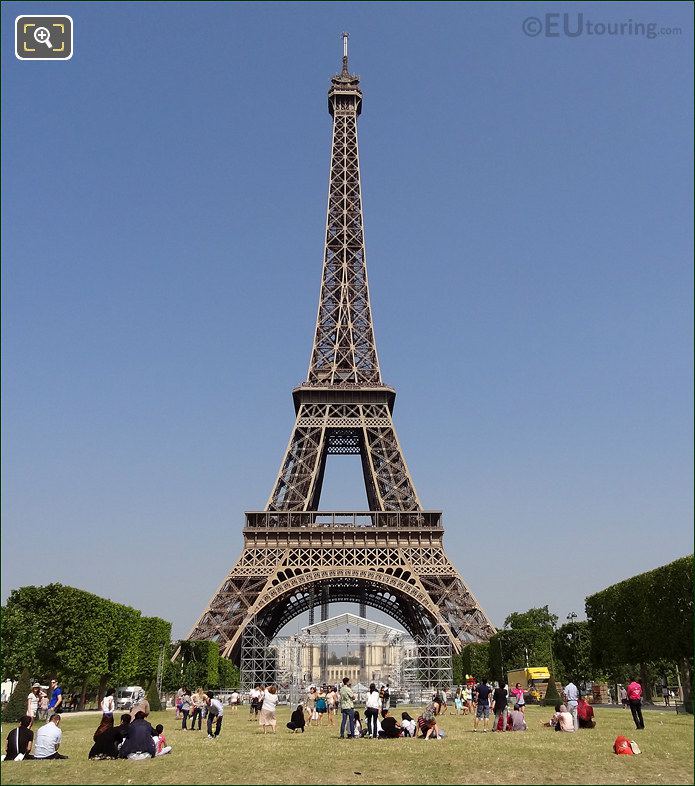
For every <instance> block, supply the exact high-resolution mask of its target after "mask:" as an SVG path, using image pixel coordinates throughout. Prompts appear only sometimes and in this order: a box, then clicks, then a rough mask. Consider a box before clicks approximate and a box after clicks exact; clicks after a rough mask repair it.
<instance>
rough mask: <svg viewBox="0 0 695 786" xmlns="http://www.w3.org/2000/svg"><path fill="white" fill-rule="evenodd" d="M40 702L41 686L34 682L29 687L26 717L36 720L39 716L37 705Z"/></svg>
mask: <svg viewBox="0 0 695 786" xmlns="http://www.w3.org/2000/svg"><path fill="white" fill-rule="evenodd" d="M40 701H41V685H39V683H38V682H35V683H34V684H33V685H32V686H31V693H30V694H29V695H28V696H27V715H28V716H29V717H30V718H32V719H36V718H37V717H38V714H39V703H40Z"/></svg>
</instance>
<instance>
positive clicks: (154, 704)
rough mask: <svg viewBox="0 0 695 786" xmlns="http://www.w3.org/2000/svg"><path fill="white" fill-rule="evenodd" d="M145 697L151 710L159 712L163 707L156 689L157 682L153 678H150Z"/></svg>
mask: <svg viewBox="0 0 695 786" xmlns="http://www.w3.org/2000/svg"><path fill="white" fill-rule="evenodd" d="M146 697H147V701H148V702H149V704H150V710H151V711H152V712H159V711H160V710H161V709H163V707H162V700H161V699H160V698H159V692H158V691H157V683H156V681H155V680H150V682H149V684H148V686H147V691H146Z"/></svg>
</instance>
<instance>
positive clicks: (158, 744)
mask: <svg viewBox="0 0 695 786" xmlns="http://www.w3.org/2000/svg"><path fill="white" fill-rule="evenodd" d="M152 741H153V742H154V755H155V756H166V755H167V753H171V745H167V739H166V737H165V736H164V726H162V724H161V723H158V724H157V725H156V726H155V727H154V736H153V737H152Z"/></svg>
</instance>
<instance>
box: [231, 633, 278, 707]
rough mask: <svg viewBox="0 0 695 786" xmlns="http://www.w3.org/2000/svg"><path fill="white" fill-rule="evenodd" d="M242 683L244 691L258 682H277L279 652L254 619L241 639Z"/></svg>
mask: <svg viewBox="0 0 695 786" xmlns="http://www.w3.org/2000/svg"><path fill="white" fill-rule="evenodd" d="M239 671H240V685H241V690H242V692H243V693H248V691H250V690H251V688H253V686H254V685H256V684H264V685H274V684H275V683H276V682H277V652H276V651H275V649H273V648H272V647H271V646H270V641H269V639H268V637H267V636H266V635H265V634H264V633H263V631H262V630H261V628H259V627H258V625H257V624H256V621H255V620H253V621H252V622H251V623H250V624H249V625H247V626H246V629H245V630H244V635H243V637H242V639H241V662H240V669H239Z"/></svg>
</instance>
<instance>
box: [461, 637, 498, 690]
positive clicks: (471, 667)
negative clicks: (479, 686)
mask: <svg viewBox="0 0 695 786" xmlns="http://www.w3.org/2000/svg"><path fill="white" fill-rule="evenodd" d="M490 671H491V670H490V644H489V643H488V642H484V643H482V644H466V646H465V647H464V648H463V650H462V651H461V676H460V678H459V679H455V680H454V682H456V683H457V684H461V683H463V682H464V680H465V679H466V675H467V674H470V675H471V676H472V677H476V678H477V679H481V678H482V677H488V676H489V675H490Z"/></svg>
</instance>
